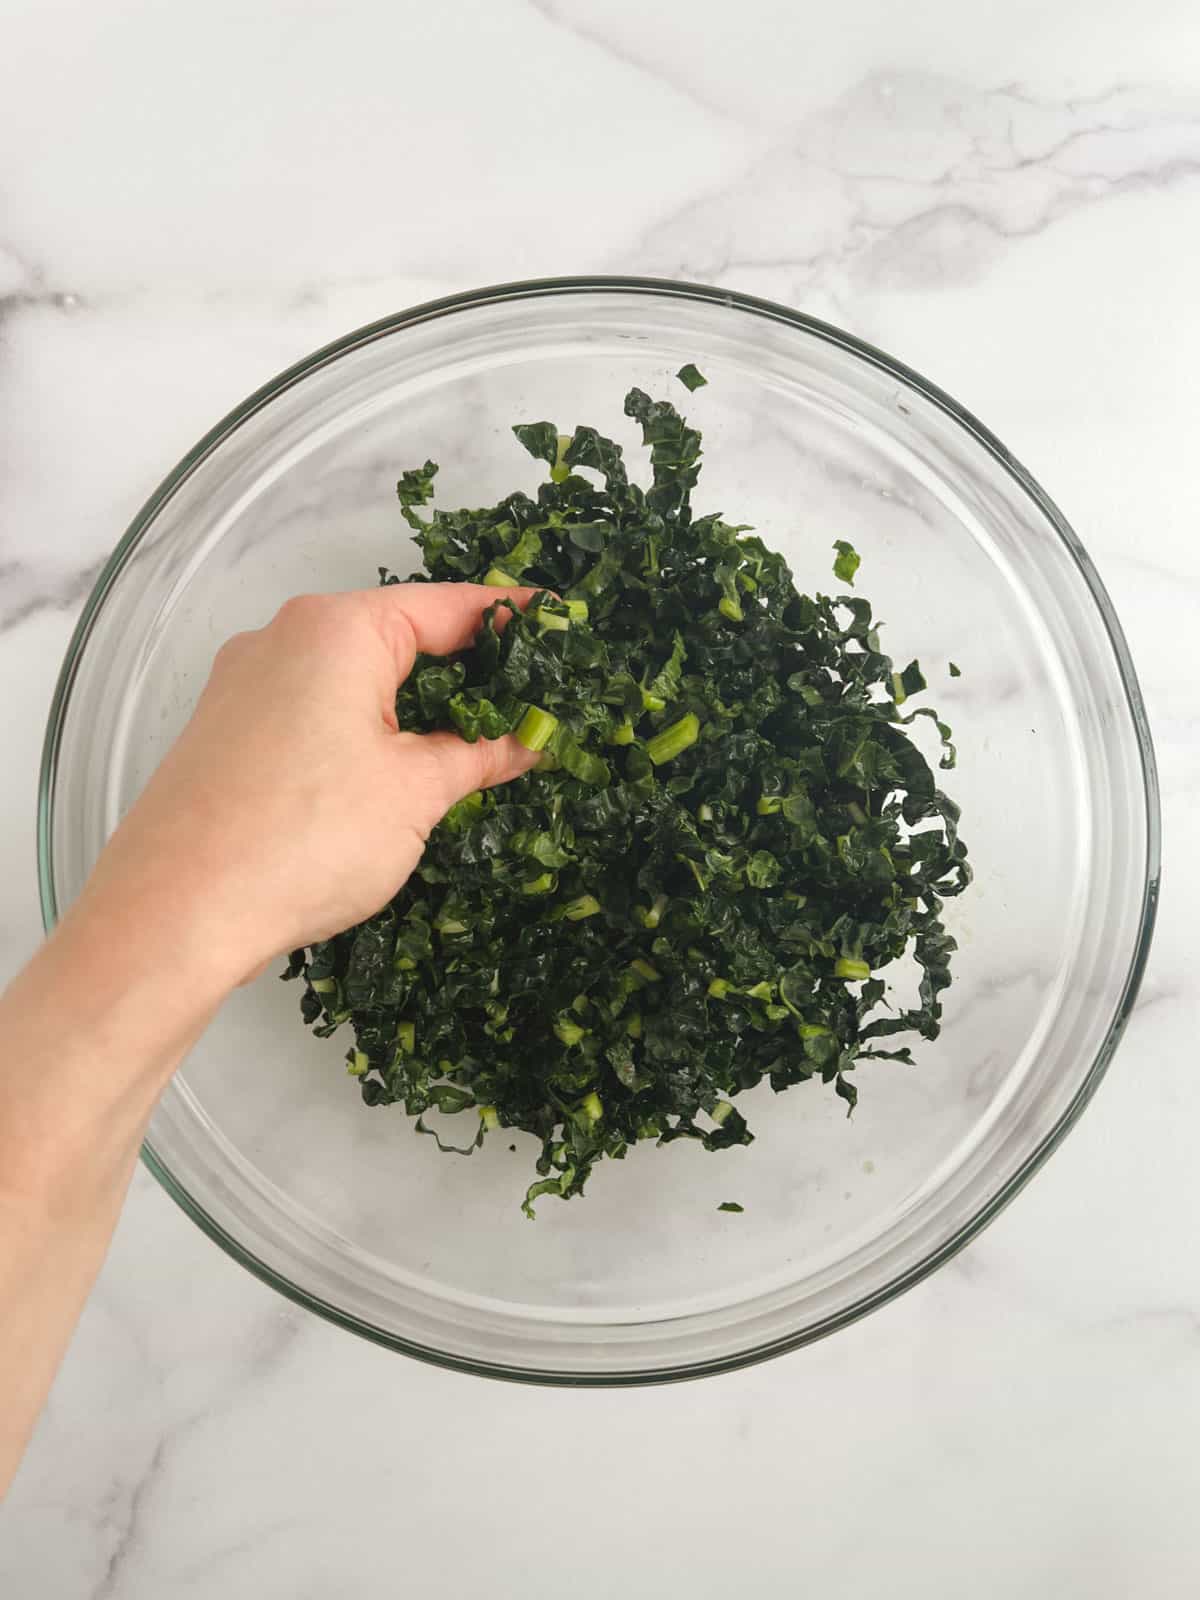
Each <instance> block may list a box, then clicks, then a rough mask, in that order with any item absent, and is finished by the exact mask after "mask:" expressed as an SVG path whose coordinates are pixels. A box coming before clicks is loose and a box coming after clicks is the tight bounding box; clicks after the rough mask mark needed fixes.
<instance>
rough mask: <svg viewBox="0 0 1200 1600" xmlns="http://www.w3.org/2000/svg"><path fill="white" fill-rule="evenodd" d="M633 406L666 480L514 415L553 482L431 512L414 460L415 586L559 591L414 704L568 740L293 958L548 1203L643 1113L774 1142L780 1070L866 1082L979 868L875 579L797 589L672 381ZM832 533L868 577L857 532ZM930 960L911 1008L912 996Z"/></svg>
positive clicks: (430, 469)
mask: <svg viewBox="0 0 1200 1600" xmlns="http://www.w3.org/2000/svg"><path fill="white" fill-rule="evenodd" d="M688 372H689V369H688V368H684V372H683V374H681V376H684V374H687V373H688ZM684 381H685V382H688V378H687V377H684ZM625 411H626V414H627V415H628V416H630V417H632V418H635V419H636V420H637V422H638V423H639V424H640V425H641V431H642V437H643V440H644V442H645V444H646V446H647V447H648V448H649V451H650V462H651V469H652V475H651V483H650V485H649V487H648V488H643V487H641V486H639V485H638V484H636V483H633V482H631V481H630V479H629V476H628V474H627V472H626V468H625V463H624V461H623V459H622V452H621V449H620V446H619V445H617V444H615V443H613V442H612V441H611V440H610V439H607V438H605V437H604V436H603V435H601V434H599V433H597V432H596V430H595V429H594V428H589V427H579V428H576V429H575V431H574V433H573V434H571V435H569V436H568V435H560V434H559V433H558V432H557V430H556V429H555V428H554V426H553V425H552V424H550V423H548V422H540V423H532V424H526V425H521V426H518V427H517V428H515V429H514V432H515V433H516V436H517V438H518V439H519V440H520V442H521V443H522V444H523V445H524V446H525V448H526V449H527V450H528V451H529V452H530V453H531V454H532V455H534V456H535V457H537V458H538V459H540V460H542V461H544V462H546V463H547V466H548V468H549V478H548V481H546V482H545V483H543V484H542V486H541V488H540V489H539V490H538V493H537V496H536V498H532V497H530V496H529V495H526V494H523V493H521V492H515V493H513V494H510V495H509V496H508V497H507V498H506V499H504V500H502V501H501V502H500V504H499V505H496V506H492V507H489V508H486V509H482V510H458V511H441V510H434V511H432V512H431V513H429V514H428V515H423V514H422V513H421V511H420V510H419V509H418V508H420V507H422V506H425V505H427V504H428V503H429V501H430V499H431V496H432V492H433V478H434V474H435V473H436V471H437V468H436V466H435V465H434V463H433V462H426V463H425V465H424V467H422V468H420V469H418V470H416V471H412V472H407V473H405V474H404V476H403V478H402V479H401V480H400V484H399V497H400V504H401V510H402V514H403V516H404V517H405V519H406V520H407V521H408V523H409V525H410V526H411V527H412V529H413V530H414V533H415V535H416V541H417V543H418V544H419V545H420V547H421V550H422V553H423V556H424V564H425V568H426V574H427V579H421V578H418V579H416V580H414V581H417V582H420V581H429V580H436V581H446V580H456V579H469V580H475V581H483V582H485V583H492V584H496V585H508V584H512V583H521V584H524V585H529V586H531V587H535V588H537V589H539V590H540V591H542V592H540V593H539V595H538V596H537V598H536V599H535V600H534V601H533V602H532V603H531V604H530V606H529V608H528V609H527V610H526V611H525V612H524V613H522V612H520V611H517V610H516V609H515V608H514V607H512V606H511V605H510V604H509V603H508V602H506V601H501V602H499V603H498V604H497V605H495V606H492V607H491V608H489V610H488V611H487V612H486V613H485V616H484V621H483V626H482V629H481V632H480V634H479V637H478V640H477V642H476V643H475V645H474V646H473V648H471V649H469V650H467V651H465V652H464V653H463V654H461V655H459V656H456V657H454V658H452V659H436V660H435V659H431V658H427V657H423V658H421V659H419V660H418V662H417V664H416V666H415V668H414V670H413V673H412V675H411V677H410V678H409V680H408V682H407V683H406V684H405V685H404V686H403V687H402V689H401V690H400V692H399V695H398V696H397V701H396V713H397V718H398V721H399V725H400V727H401V728H403V729H410V730H414V731H418V732H423V731H428V730H432V729H438V728H454V729H457V730H458V731H459V732H460V733H461V734H462V735H463V737H464V738H466V739H469V740H474V739H477V738H489V739H490V738H495V737H498V736H499V735H501V734H504V733H507V732H509V731H515V732H516V734H517V737H518V738H520V739H521V740H522V741H523V742H524V743H525V744H526V745H528V746H529V747H530V748H532V749H539V750H541V751H542V752H543V754H542V760H541V763H540V765H539V767H538V768H537V769H536V770H535V771H533V772H532V773H530V774H529V775H527V776H526V777H523V778H520V779H518V780H517V781H516V782H514V783H511V784H508V785H506V786H504V787H503V788H501V789H497V790H492V791H489V792H487V793H478V794H473V795H470V796H468V798H467V799H465V800H463V801H461V802H460V803H459V804H458V805H456V806H455V807H454V808H453V810H452V811H451V812H450V813H449V815H448V816H447V817H446V818H445V820H444V821H443V822H442V824H441V825H440V826H439V827H438V828H437V829H436V830H435V831H434V833H433V834H432V836H431V837H430V840H429V843H428V845H427V847H426V851H425V854H424V856H423V858H422V861H421V865H420V867H419V868H418V870H417V871H416V872H415V873H414V874H413V876H412V878H411V879H410V880H409V882H408V883H407V884H406V885H405V886H404V888H403V889H402V890H401V891H400V893H399V894H398V895H397V896H396V897H395V899H394V900H393V901H392V902H391V903H390V904H389V905H387V906H385V907H384V908H383V909H382V910H381V911H380V912H379V913H378V914H377V915H376V916H374V917H371V918H370V919H368V920H367V921H366V922H364V923H362V924H360V925H359V926H358V927H355V928H351V929H348V930H347V931H346V932H344V933H341V934H338V935H337V936H336V937H334V938H332V939H329V940H327V941H325V942H323V943H321V944H318V945H315V946H313V947H312V948H311V949H310V950H308V951H303V950H301V951H297V952H296V953H295V954H294V955H293V957H292V959H291V962H290V964H289V969H288V973H287V974H285V976H292V977H298V976H301V975H302V976H303V979H304V983H305V993H304V996H303V999H302V1011H303V1016H304V1020H305V1021H306V1022H308V1023H310V1024H312V1025H313V1026H314V1031H315V1032H316V1033H318V1034H321V1035H325V1034H328V1033H331V1032H332V1031H333V1030H334V1029H335V1028H337V1027H338V1026H340V1025H341V1024H342V1023H345V1022H349V1023H350V1024H351V1026H352V1028H353V1031H354V1036H355V1043H354V1046H353V1047H352V1048H351V1049H350V1050H349V1051H348V1053H347V1066H348V1070H349V1071H350V1073H351V1074H353V1075H354V1076H355V1077H356V1078H358V1079H359V1082H360V1087H361V1091H362V1096H363V1099H364V1100H365V1101H366V1102H367V1104H368V1105H388V1104H392V1103H395V1102H399V1103H401V1104H403V1106H404V1107H405V1110H406V1111H407V1112H408V1113H409V1115H410V1116H413V1117H415V1118H416V1119H417V1124H416V1125H417V1128H418V1129H419V1130H420V1131H421V1132H430V1131H431V1130H430V1129H428V1128H427V1127H426V1124H425V1121H424V1118H425V1116H426V1115H427V1114H428V1113H430V1112H432V1111H438V1112H443V1113H451V1114H456V1113H467V1112H469V1113H471V1114H472V1116H471V1120H472V1122H473V1123H474V1127H473V1128H472V1129H471V1131H470V1132H469V1133H468V1136H467V1139H466V1140H465V1141H464V1142H462V1143H460V1144H458V1145H447V1144H445V1143H443V1140H442V1139H441V1137H440V1136H439V1135H437V1134H434V1137H435V1138H437V1142H438V1144H439V1146H440V1147H441V1148H442V1149H457V1150H459V1151H460V1152H462V1153H468V1152H469V1151H471V1150H473V1149H475V1148H477V1147H478V1145H479V1144H480V1143H481V1142H482V1141H483V1140H484V1139H485V1138H486V1137H487V1135H488V1134H489V1133H490V1132H494V1131H497V1130H499V1129H516V1128H519V1129H522V1130H524V1131H526V1132H528V1133H531V1134H533V1135H535V1137H536V1138H537V1139H538V1140H540V1142H541V1153H540V1156H539V1157H538V1161H537V1170H538V1173H539V1179H538V1181H537V1182H535V1183H534V1184H532V1186H531V1187H530V1188H529V1191H528V1194H527V1196H526V1199H525V1209H526V1211H527V1212H528V1213H529V1214H530V1215H532V1214H533V1212H532V1207H533V1204H534V1202H535V1201H536V1200H537V1199H538V1198H539V1197H540V1196H542V1195H556V1196H560V1197H562V1198H566V1197H568V1196H571V1195H575V1194H578V1193H580V1192H581V1191H582V1189H583V1186H584V1183H585V1181H586V1180H587V1178H588V1176H589V1174H590V1173H591V1171H592V1169H593V1167H594V1165H595V1163H596V1162H597V1160H599V1159H600V1158H601V1157H602V1156H608V1157H610V1158H616V1159H619V1158H621V1157H623V1156H624V1155H625V1153H626V1151H627V1150H628V1148H629V1146H630V1145H631V1144H633V1143H634V1142H635V1141H637V1140H640V1139H650V1140H655V1141H657V1142H658V1143H659V1144H666V1143H669V1142H671V1141H672V1140H676V1139H694V1140H698V1141H699V1142H700V1143H702V1144H703V1145H704V1147H705V1148H706V1149H708V1150H721V1149H724V1148H726V1147H727V1146H730V1145H740V1144H748V1143H749V1142H750V1141H751V1138H752V1135H751V1133H750V1130H749V1128H748V1127H747V1124H746V1121H745V1119H744V1117H743V1116H742V1113H741V1111H739V1110H738V1109H737V1107H736V1106H735V1104H734V1102H735V1100H737V1099H738V1097H739V1096H741V1095H743V1094H744V1093H745V1092H746V1091H748V1090H751V1089H754V1088H755V1087H757V1086H758V1085H759V1084H760V1083H762V1082H763V1081H764V1080H766V1081H767V1082H768V1083H769V1084H770V1085H771V1087H772V1088H773V1089H775V1090H782V1089H787V1088H790V1087H791V1086H792V1085H793V1084H798V1083H803V1082H806V1081H807V1080H809V1079H812V1078H817V1079H820V1080H821V1081H823V1082H824V1083H826V1084H830V1085H832V1086H833V1088H834V1090H835V1092H836V1093H837V1094H838V1095H839V1096H840V1097H841V1098H842V1099H843V1100H844V1101H845V1102H846V1103H847V1106H848V1108H849V1109H853V1107H854V1104H855V1101H856V1099H857V1091H856V1089H855V1086H854V1083H853V1081H852V1074H853V1072H854V1069H855V1067H856V1065H857V1064H858V1062H860V1061H862V1060H864V1059H867V1058H870V1057H876V1056H886V1057H888V1058H889V1059H892V1060H899V1061H903V1062H910V1061H911V1056H910V1054H909V1050H908V1048H907V1046H905V1045H904V1044H903V1043H901V1042H898V1039H897V1036H901V1035H905V1034H907V1035H917V1036H919V1037H920V1038H923V1039H933V1038H935V1037H936V1035H937V1033H938V1029H939V1019H940V1016H941V1009H942V1008H941V993H942V991H943V990H944V989H945V988H946V986H947V985H948V984H949V982H950V956H951V953H952V951H953V950H954V948H955V945H954V940H953V939H952V938H951V937H950V936H949V934H948V933H947V932H946V930H945V928H944V926H943V924H942V918H941V913H942V902H943V900H944V899H945V898H946V897H947V896H950V895H956V894H959V893H960V892H961V891H962V890H963V889H964V888H965V887H966V885H967V883H968V881H969V878H970V871H969V867H968V865H967V861H966V851H965V849H964V846H963V844H962V842H961V840H960V839H959V837H958V831H957V823H958V808H957V807H956V806H955V804H954V803H953V801H952V800H950V799H948V798H947V797H946V795H945V794H943V793H942V791H941V790H940V789H939V787H938V784H937V781H936V779H935V777H934V774H933V772H932V771H931V770H930V767H929V765H928V764H927V762H926V760H925V758H924V756H923V755H922V754H921V752H920V750H919V749H918V748H917V746H916V744H914V742H913V741H912V739H911V738H910V736H909V733H908V731H907V730H908V728H909V727H910V726H911V725H912V723H913V722H914V720H915V719H916V718H917V717H926V718H929V719H931V720H932V721H933V723H934V724H935V726H936V728H937V731H938V734H939V735H940V737H941V740H942V744H943V750H944V754H943V756H942V759H941V766H942V767H943V768H945V767H949V766H951V765H953V759H954V755H953V746H952V745H951V744H950V730H949V728H947V727H946V726H945V724H944V723H942V722H941V721H939V720H938V718H937V716H936V714H935V713H934V712H932V711H929V710H927V709H925V708H921V709H919V710H917V711H913V712H909V713H907V714H906V713H902V711H901V707H902V706H903V705H904V704H905V702H906V701H907V700H908V699H909V698H910V697H911V696H913V695H915V694H917V693H919V692H920V690H922V689H923V688H924V687H925V682H924V679H923V678H922V676H921V673H920V669H919V667H918V666H917V664H916V662H913V663H912V664H911V665H909V666H908V667H905V668H904V669H903V670H902V671H896V670H895V669H894V667H893V663H892V662H891V660H890V659H889V658H888V656H887V655H885V654H884V653H883V651H882V650H881V648H880V643H879V635H878V631H877V624H876V622H875V621H874V619H873V617H872V613H871V607H870V605H869V604H868V602H867V601H866V600H864V599H862V598H860V597H858V596H847V595H842V596H839V597H837V598H830V597H829V596H826V595H823V594H820V593H817V594H814V595H808V594H801V593H798V592H797V590H796V588H795V585H794V583H793V581H792V575H791V573H790V572H789V570H788V568H787V566H786V564H785V563H784V561H783V559H782V558H781V557H780V556H779V555H777V554H776V553H775V552H774V551H772V550H770V549H769V548H768V547H767V545H766V544H764V543H763V541H762V540H761V539H759V538H758V537H757V536H756V535H754V534H753V533H752V532H750V530H749V529H748V528H746V527H744V526H738V525H734V524H730V523H727V522H725V521H724V520H723V519H722V517H721V516H719V515H717V514H715V513H709V514H707V515H697V514H695V512H694V511H693V508H692V491H693V490H694V488H695V485H696V479H697V476H698V472H699V463H700V435H699V433H697V432H696V430H695V429H693V428H691V427H690V426H689V425H688V423H687V422H686V421H685V420H684V418H683V417H681V416H680V415H679V413H678V412H677V411H676V410H675V409H674V407H673V406H671V405H670V404H668V403H667V402H665V401H654V400H651V399H650V397H649V396H648V395H646V394H644V393H642V392H641V391H640V390H638V389H634V390H631V391H630V393H629V395H628V397H627V398H626V401H625ZM836 549H837V551H838V556H837V561H836V563H835V571H836V573H837V575H838V577H839V578H841V579H842V580H843V581H845V582H849V581H850V580H851V579H852V578H853V576H854V572H855V570H856V569H857V567H858V556H857V555H856V554H855V552H854V551H853V550H852V549H851V547H850V546H849V545H848V544H846V543H845V542H844V541H842V540H839V541H838V542H837V545H836ZM381 578H382V581H384V582H386V583H394V582H396V581H398V580H397V579H395V578H394V577H390V576H388V574H387V573H386V571H383V572H381ZM502 614H503V615H504V620H505V622H506V626H504V627H503V628H501V627H500V626H499V623H500V620H501V616H502ZM914 961H915V965H916V969H917V971H919V984H917V985H916V1000H915V1003H911V1004H905V1003H901V1002H898V1001H896V1002H893V1003H891V1004H889V1000H888V994H889V984H888V981H887V979H888V978H890V977H892V976H893V975H896V976H897V977H898V978H899V980H900V983H901V985H904V979H905V978H906V977H907V971H906V970H905V969H906V968H909V967H911V966H912V963H913V962H914ZM722 1209H732V1206H731V1205H727V1206H725V1207H722Z"/></svg>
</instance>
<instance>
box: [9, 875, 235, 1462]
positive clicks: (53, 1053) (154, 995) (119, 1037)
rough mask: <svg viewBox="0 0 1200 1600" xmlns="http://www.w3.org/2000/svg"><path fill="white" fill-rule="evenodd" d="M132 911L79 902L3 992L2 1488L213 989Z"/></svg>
mask: <svg viewBox="0 0 1200 1600" xmlns="http://www.w3.org/2000/svg"><path fill="white" fill-rule="evenodd" d="M143 903H144V902H143ZM138 907H139V901H138V900H137V898H136V897H132V896H125V897H123V898H122V900H121V901H120V903H119V904H118V902H116V901H112V902H108V901H106V900H105V899H104V898H103V897H102V896H100V895H93V896H90V897H87V898H86V899H85V902H84V903H83V904H82V905H80V906H79V907H78V908H77V909H76V911H75V912H73V913H72V914H71V916H69V917H68V919H67V921H66V923H65V925H64V926H63V927H62V928H60V929H59V930H58V932H57V933H56V934H55V935H54V937H53V938H52V939H51V940H50V941H49V942H48V943H47V944H46V945H45V946H44V947H43V949H42V950H41V951H40V952H39V954H38V955H37V956H36V957H35V959H34V960H33V961H32V962H31V963H30V965H29V966H28V967H27V968H26V969H25V971H24V972H23V973H22V974H21V975H20V976H19V977H18V978H17V979H16V981H15V982H14V983H13V985H12V986H11V988H10V989H9V990H8V991H7V993H6V994H5V995H4V996H3V998H2V999H0V1306H2V1307H3V1308H4V1309H3V1316H2V1317H0V1493H2V1492H3V1490H4V1488H5V1487H7V1484H8V1481H9V1479H10V1478H11V1476H12V1473H13V1472H14V1470H15V1468H16V1465H17V1462H18V1460H19V1459H20V1454H21V1451H22V1449H23V1448H24V1444H25V1441H26V1439H27V1437H28V1434H29V1431H30V1429H31V1428H32V1426H33V1422H34V1420H35V1418H36V1416H37V1414H38V1411H39V1410H40V1408H41V1406H42V1403H43V1401H44V1400H45V1397H46V1393H47V1391H48V1389H49V1387H50V1384H51V1381H52V1380H53V1377H54V1373H55V1371H56V1369H57V1367H58V1363H59V1361H60V1360H61V1358H62V1354H63V1351H64V1350H65V1348H66V1344H67V1341H68V1338H69V1336H70V1333H71V1329H72V1328H73V1326H74V1323H75V1321H76V1319H77V1317H78V1315H79V1312H80V1309H81V1308H82V1305H83V1302H84V1300H85V1298H86V1296H87V1293H88V1290H89V1289H90V1287H91V1285H92V1282H93V1280H94V1279H95V1276H96V1274H97V1272H98V1271H99V1269H100V1265H101V1263H102V1262H103V1259H104V1254H105V1251H106V1249H107V1247H108V1241H109V1239H110V1237H111V1235H112V1231H113V1228H114V1226H115V1224H116V1220H117V1216H118V1213H119V1211H120V1206H121V1202H122V1199H123V1197H124V1194H125V1190H126V1188H127V1186H128V1183H129V1179H130V1175H131V1173H132V1171H133V1167H134V1164H135V1162H136V1160H137V1154H138V1148H139V1146H140V1143H141V1139H142V1135H143V1133H144V1130H145V1127H146V1123H147V1121H148V1120H149V1117H150V1113H151V1111H152V1110H153V1108H154V1104H155V1101H156V1100H157V1098H158V1096H159V1094H160V1093H161V1092H162V1089H163V1087H164V1085H165V1084H166V1082H167V1080H168V1078H169V1077H170V1074H171V1073H172V1071H173V1070H174V1068H175V1066H176V1065H177V1064H178V1062H179V1060H180V1058H181V1057H182V1055H183V1054H184V1053H185V1052H186V1050H187V1049H188V1047H189V1046H190V1044H191V1043H192V1042H193V1040H194V1039H195V1038H196V1037H197V1035H198V1034H199V1033H200V1032H201V1030H202V1029H203V1027H204V1026H205V1024H206V1023H207V1021H208V1019H209V1017H210V1016H211V1014H212V1012H213V1011H214V1010H215V1009H216V1006H217V1005H218V1004H219V1002H220V998H221V992H222V986H221V984H220V983H219V982H217V981H216V979H215V978H214V977H212V976H211V975H202V974H200V973H197V972H196V971H195V970H192V971H189V970H188V968H187V967H186V966H183V965H179V964H178V953H177V952H178V948H179V945H178V941H176V942H174V943H172V942H167V943H164V942H163V940H164V939H165V938H166V935H167V930H166V929H165V928H156V927H155V926H154V925H153V924H152V923H149V924H147V923H146V922H145V920H140V919H139V910H138ZM180 937H181V938H182V942H183V945H184V948H185V949H186V943H187V941H186V937H185V936H180ZM156 945H157V948H155V946H156ZM165 967H168V968H172V969H173V970H172V971H171V972H170V975H169V976H168V975H167V974H166V973H165V972H164V968H165ZM165 976H166V977H167V981H164V977H165Z"/></svg>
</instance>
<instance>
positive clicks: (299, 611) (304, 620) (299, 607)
mask: <svg viewBox="0 0 1200 1600" xmlns="http://www.w3.org/2000/svg"><path fill="white" fill-rule="evenodd" d="M328 606H329V600H328V596H326V595H320V594H294V595H293V596H292V597H291V599H290V600H285V601H284V602H283V604H282V605H281V606H280V608H279V610H278V611H277V612H276V613H275V621H276V622H278V623H280V624H281V625H282V626H284V627H290V628H311V627H313V626H314V625H315V624H316V623H317V622H318V621H319V620H320V619H321V618H322V617H323V616H324V615H325V613H326V611H327V609H328Z"/></svg>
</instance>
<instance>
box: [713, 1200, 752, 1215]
mask: <svg viewBox="0 0 1200 1600" xmlns="http://www.w3.org/2000/svg"><path fill="white" fill-rule="evenodd" d="M745 1209H746V1208H745V1206H740V1205H738V1203H737V1201H736V1200H722V1201H721V1204H720V1205H719V1206H718V1207H717V1210H718V1211H739V1212H740V1211H745Z"/></svg>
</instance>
